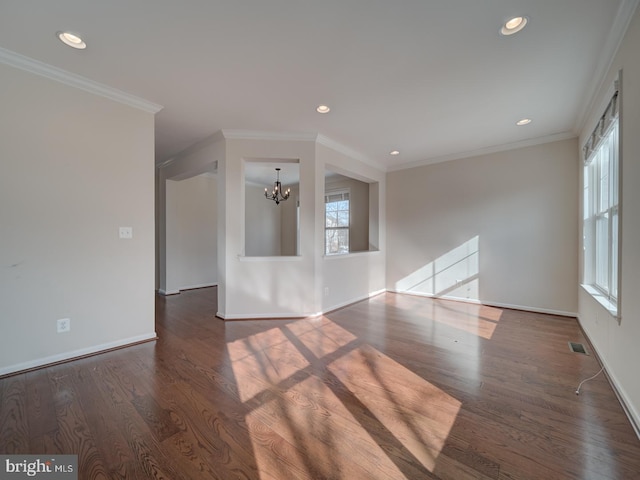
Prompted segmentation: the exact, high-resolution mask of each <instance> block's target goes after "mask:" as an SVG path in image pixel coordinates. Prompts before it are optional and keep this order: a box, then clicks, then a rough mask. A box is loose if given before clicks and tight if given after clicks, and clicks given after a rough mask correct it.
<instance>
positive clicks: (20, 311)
mask: <svg viewBox="0 0 640 480" xmlns="http://www.w3.org/2000/svg"><path fill="white" fill-rule="evenodd" d="M0 78H2V88H0V105H2V108H0V132H1V134H0V135H1V137H2V140H1V141H0V158H1V159H2V163H1V168H2V173H1V174H0V225H1V227H0V228H1V230H0V326H1V330H2V334H1V335H0V374H3V373H8V372H12V371H17V370H21V369H24V368H30V367H33V366H37V365H42V364H45V363H49V362H52V361H58V360H63V359H66V358H70V357H74V356H77V355H80V354H86V353H91V352H95V351H99V350H102V349H104V348H110V347H113V346H118V345H122V344H127V343H131V342H134V341H139V340H144V339H149V338H154V337H155V332H154V288H153V287H154V215H153V212H154V205H153V203H154V178H153V161H154V152H153V143H154V131H153V129H154V118H153V115H152V114H150V113H145V112H143V111H141V110H136V109H134V108H131V107H128V106H125V105H123V104H121V103H116V102H114V101H112V100H108V99H106V98H104V97H101V96H96V95H93V94H91V93H87V92H85V91H81V90H78V89H74V88H72V87H69V86H66V85H63V84H61V83H57V82H54V81H52V80H49V79H46V78H44V77H40V76H36V75H33V74H31V73H27V72H24V71H21V70H17V69H14V68H12V67H8V66H6V65H2V64H0ZM121 226H128V227H133V239H131V240H121V239H119V236H118V231H119V227H121ZM61 318H70V319H71V331H70V332H69V333H65V334H56V320H57V319H61Z"/></svg>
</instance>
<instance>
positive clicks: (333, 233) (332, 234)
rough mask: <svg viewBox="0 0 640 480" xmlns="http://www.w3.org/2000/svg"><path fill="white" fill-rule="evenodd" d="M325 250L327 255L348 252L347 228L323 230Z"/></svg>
mask: <svg viewBox="0 0 640 480" xmlns="http://www.w3.org/2000/svg"><path fill="white" fill-rule="evenodd" d="M325 252H326V254H327V255H335V254H338V253H349V230H348V229H346V228H340V229H327V230H325Z"/></svg>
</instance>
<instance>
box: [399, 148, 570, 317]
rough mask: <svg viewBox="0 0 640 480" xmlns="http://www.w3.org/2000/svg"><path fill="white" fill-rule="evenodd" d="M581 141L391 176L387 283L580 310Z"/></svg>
mask: <svg viewBox="0 0 640 480" xmlns="http://www.w3.org/2000/svg"><path fill="white" fill-rule="evenodd" d="M576 162H577V142H576V140H575V139H571V140H564V141H560V142H554V143H548V144H544V145H538V146H533V147H527V148H521V149H517V150H511V151H506V152H500V153H495V154H491V155H483V156H478V157H473V158H466V159H461V160H454V161H450V162H445V163H440V164H436V165H430V166H425V167H418V168H412V169H408V170H401V171H397V172H391V173H389V174H388V178H387V185H388V191H389V192H391V194H390V195H389V197H388V202H387V211H388V215H389V216H388V222H387V232H388V235H387V241H388V243H387V245H388V253H387V255H388V262H387V288H388V289H389V290H395V291H403V292H404V291H406V292H412V293H419V294H426V295H438V296H443V297H452V298H461V299H468V300H476V301H481V302H483V303H492V304H496V305H503V306H513V307H516V308H525V309H533V310H539V311H548V312H558V313H569V314H571V313H575V312H576V311H577V297H576V288H575V287H576V284H577V276H578V262H577V259H578V249H577V245H576V239H577V235H578V218H577V208H578V205H577V198H578V179H577V172H576Z"/></svg>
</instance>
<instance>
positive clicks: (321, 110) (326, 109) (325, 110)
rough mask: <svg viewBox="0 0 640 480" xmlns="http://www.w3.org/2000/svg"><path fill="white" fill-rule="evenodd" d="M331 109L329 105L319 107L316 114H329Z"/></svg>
mask: <svg viewBox="0 0 640 480" xmlns="http://www.w3.org/2000/svg"><path fill="white" fill-rule="evenodd" d="M330 111H331V109H330V108H329V107H328V106H327V105H318V108H316V112H318V113H329V112H330Z"/></svg>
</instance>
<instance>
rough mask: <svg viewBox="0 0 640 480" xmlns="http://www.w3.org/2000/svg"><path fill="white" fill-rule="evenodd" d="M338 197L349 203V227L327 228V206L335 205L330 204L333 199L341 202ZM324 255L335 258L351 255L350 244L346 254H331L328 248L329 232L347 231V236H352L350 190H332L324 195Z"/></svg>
mask: <svg viewBox="0 0 640 480" xmlns="http://www.w3.org/2000/svg"><path fill="white" fill-rule="evenodd" d="M337 197H341V199H342V200H344V199H346V200H348V202H349V210H348V211H347V213H348V216H349V218H348V220H347V225H346V226H344V225H343V226H334V227H330V226H327V204H328V203H333V202H330V200H331V198H336V200H335V201H340V200H339V199H338V198H337ZM324 208H325V210H324V254H325V255H326V256H334V255H346V254H348V253H350V250H351V248H350V246H349V242H350V239H349V242H348V243H347V251H346V252H333V253H332V252H329V251H328V250H327V248H328V244H327V231H329V230H332V231H338V230H346V231H347V235H348V236H350V232H349V230H350V228H351V192H350V190H349V189H348V188H347V189H340V190H332V191H328V192H325V194H324Z"/></svg>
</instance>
